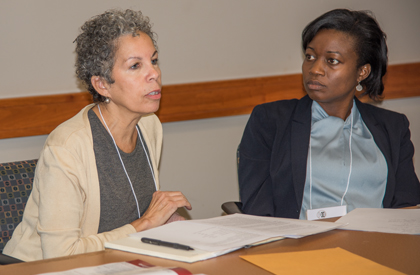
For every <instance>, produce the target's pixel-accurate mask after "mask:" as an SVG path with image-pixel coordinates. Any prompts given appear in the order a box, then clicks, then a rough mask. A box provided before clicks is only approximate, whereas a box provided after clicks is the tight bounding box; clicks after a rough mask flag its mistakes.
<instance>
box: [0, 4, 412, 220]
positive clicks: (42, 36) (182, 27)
mask: <svg viewBox="0 0 420 275" xmlns="http://www.w3.org/2000/svg"><path fill="white" fill-rule="evenodd" d="M114 7H120V8H133V9H141V10H142V11H143V13H144V14H145V15H148V16H149V17H150V18H151V20H152V22H153V23H154V30H155V31H156V32H157V33H158V36H159V39H158V45H159V52H160V53H159V59H160V65H161V69H162V72H163V81H164V84H175V83H189V82H200V81H211V80H222V79H236V78H246V77H256V76H268V75H279V74H289V73H297V72H300V66H301V62H302V54H301V50H300V33H301V30H302V29H303V27H304V26H305V25H306V24H307V23H308V22H309V21H310V20H312V19H314V18H315V17H317V16H318V15H320V14H322V13H323V12H325V11H327V10H330V9H333V8H339V7H342V8H351V9H369V10H372V11H373V12H374V13H375V15H376V17H377V19H378V21H379V22H380V24H381V26H382V28H383V30H384V31H385V32H386V33H387V35H388V47H389V60H390V64H397V63H410V62H418V61H420V52H419V51H418V49H419V46H420V37H419V35H417V34H418V29H419V27H420V17H419V16H418V15H417V12H418V11H419V10H420V1H417V0H411V1H409V0H403V1H397V0H395V1H391V0H371V1H364V0H363V1H362V0H324V1H321V0H319V1H311V0H296V1H280V0H279V1H274V0H260V1H253V0H231V1H224V0H213V1H197V0H195V1H194V0H178V1H170V0H155V1H146V0H145V1H139V0H137V1H136V0H119V1H118V2H116V1H112V0H91V1H87V0H72V1H54V0H38V1H30V0H21V1H5V0H0V37H1V39H0V49H1V51H0V64H1V65H2V66H1V67H0V75H1V76H2V77H1V81H0V98H8V97H19V96H29V95H45V94H56V93H67V92H75V91H78V90H83V88H80V87H78V85H77V82H76V80H75V77H74V59H75V56H74V53H73V51H74V44H73V43H72V42H73V40H74V38H75V37H76V36H77V34H78V28H79V27H80V26H81V24H82V23H83V22H84V21H85V20H87V19H88V18H90V17H91V16H93V15H96V14H99V13H101V12H103V11H104V10H106V9H109V8H114ZM163 92H164V91H163ZM198 92H199V91H198ZM163 96H164V95H163ZM419 103H420V98H412V99H400V100H389V101H385V102H384V103H383V104H382V105H383V106H384V107H386V108H389V109H393V110H397V111H400V112H404V113H406V114H407V115H408V117H409V119H410V122H411V130H412V139H413V142H414V144H415V145H416V147H417V148H418V147H419V146H420V123H419V122H418V120H417V119H416V118H417V117H418V116H419V113H420V110H418V108H417V106H419ZM0 108H1V107H0ZM0 119H1V118H0ZM247 119H248V116H247V115H245V116H233V117H224V118H214V119H204V120H195V121H185V122H173V123H165V124H164V125H163V127H164V132H165V136H164V148H163V154H162V163H161V184H162V186H163V188H164V189H165V190H182V191H183V192H184V193H185V194H186V195H187V197H188V198H189V199H190V201H191V203H192V204H193V207H194V209H193V210H192V211H191V212H190V216H191V217H193V218H206V217H212V216H216V215H219V214H220V213H221V210H220V204H221V203H222V202H224V201H227V200H237V199H238V186H237V177H236V162H235V151H236V146H237V144H238V143H239V141H240V138H241V135H242V131H243V128H244V126H245V124H246V121H247ZM45 138H46V137H45V136H36V137H27V138H16V139H4V140H0V162H5V161H13V160H23V159H32V158H37V157H38V156H39V151H40V150H41V148H42V144H43V143H44V141H45ZM416 159H420V156H418V154H416ZM416 169H417V171H420V164H419V163H416Z"/></svg>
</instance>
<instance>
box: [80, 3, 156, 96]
mask: <svg viewBox="0 0 420 275" xmlns="http://www.w3.org/2000/svg"><path fill="white" fill-rule="evenodd" d="M81 31H82V32H81V33H80V34H79V35H78V36H77V38H76V39H75V40H74V42H76V55H77V58H76V75H77V77H78V78H79V79H80V80H81V81H82V82H83V83H84V84H85V85H86V86H87V89H88V90H89V92H90V93H91V94H92V96H93V101H94V102H103V101H104V100H105V97H104V96H102V95H100V94H99V93H98V92H97V91H96V90H95V88H93V86H92V83H91V78H92V76H100V77H102V78H103V79H105V80H106V81H107V82H108V83H109V84H112V83H114V80H113V79H112V68H113V66H114V61H115V60H114V58H115V53H116V52H117V47H118V43H117V40H118V38H119V37H121V36H123V35H126V34H132V35H133V36H137V35H139V34H138V33H139V32H143V33H146V34H147V35H148V36H149V37H150V39H152V41H153V45H154V46H155V48H156V49H157V45H156V38H155V36H156V34H155V33H154V32H153V31H152V26H151V23H150V21H149V18H148V17H147V16H143V14H142V13H141V11H133V10H129V9H127V10H125V11H121V10H116V9H112V10H108V11H106V12H104V13H103V14H100V15H97V16H94V17H92V18H91V19H90V20H88V21H86V22H85V23H84V24H83V26H82V27H81Z"/></svg>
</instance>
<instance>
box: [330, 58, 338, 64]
mask: <svg viewBox="0 0 420 275" xmlns="http://www.w3.org/2000/svg"><path fill="white" fill-rule="evenodd" d="M328 63H330V64H331V65H337V64H338V63H340V61H338V60H337V59H335V58H330V59H328Z"/></svg>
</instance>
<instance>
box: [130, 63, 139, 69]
mask: <svg viewBox="0 0 420 275" xmlns="http://www.w3.org/2000/svg"><path fill="white" fill-rule="evenodd" d="M139 67H140V63H138V62H137V63H135V64H134V65H133V66H131V67H130V69H132V70H135V69H137V68H139Z"/></svg>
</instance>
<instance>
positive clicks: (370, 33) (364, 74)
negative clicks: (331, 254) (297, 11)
mask: <svg viewBox="0 0 420 275" xmlns="http://www.w3.org/2000/svg"><path fill="white" fill-rule="evenodd" d="M385 40H386V36H385V34H384V33H383V32H382V30H381V29H380V27H379V25H378V24H377V22H376V20H375V19H374V18H373V17H372V16H371V15H369V14H368V13H366V12H361V11H349V10H344V9H337V10H332V11H330V12H327V13H325V14H324V15H322V16H320V17H318V18H317V19H315V20H314V21H313V22H311V23H310V24H309V25H308V26H306V28H305V29H304V30H303V33H302V47H303V51H304V54H305V60H304V61H303V64H302V75H303V85H304V87H305V90H306V92H307V95H306V96H305V97H303V98H302V99H300V100H297V99H293V100H282V101H277V102H271V103H266V104H262V105H259V106H256V107H255V109H254V110H253V112H252V114H251V117H250V119H249V121H248V124H247V126H246V128H245V131H244V134H243V137H242V141H241V144H240V149H239V152H240V161H239V185H240V197H241V201H242V203H243V207H242V211H243V212H244V213H248V214H254V215H261V216H276V217H286V218H301V219H307V218H309V219H314V218H325V217H333V216H340V215H344V214H345V213H347V212H349V211H351V210H352V209H354V208H358V207H378V208H379V207H386V208H391V207H392V208H397V207H405V206H412V205H416V204H418V203H420V184H419V181H418V178H417V176H416V174H415V171H414V166H413V154H414V147H413V144H412V142H411V141H410V130H409V122H408V120H407V118H406V117H405V116H404V115H403V114H398V113H395V112H392V111H388V110H384V109H381V108H378V107H374V106H372V105H369V104H365V103H361V102H360V101H359V100H358V99H357V98H356V94H357V95H360V96H363V95H368V96H369V97H370V98H371V99H373V100H379V99H380V97H381V95H382V92H383V89H384V87H383V83H382V77H383V76H384V75H385V73H386V68H387V46H386V41H385Z"/></svg>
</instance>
